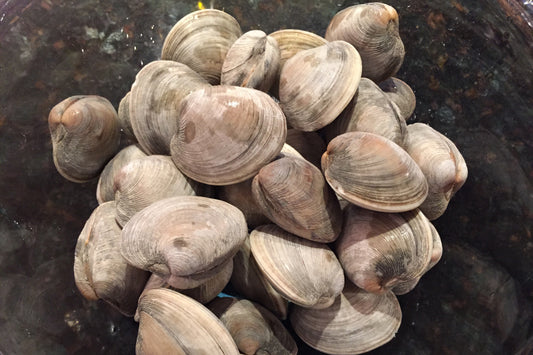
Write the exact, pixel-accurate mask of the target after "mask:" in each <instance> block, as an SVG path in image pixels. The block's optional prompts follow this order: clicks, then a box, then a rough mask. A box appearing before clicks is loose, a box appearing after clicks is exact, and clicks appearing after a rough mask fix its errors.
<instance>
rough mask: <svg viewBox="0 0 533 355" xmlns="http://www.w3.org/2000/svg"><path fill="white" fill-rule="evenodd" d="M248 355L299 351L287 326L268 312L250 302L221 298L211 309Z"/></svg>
mask: <svg viewBox="0 0 533 355" xmlns="http://www.w3.org/2000/svg"><path fill="white" fill-rule="evenodd" d="M207 308H209V310H211V311H212V312H213V313H214V314H215V315H216V316H217V317H218V318H219V319H220V320H221V321H222V323H223V324H224V326H225V327H226V328H227V329H228V331H229V333H230V334H231V336H232V337H233V340H234V341H235V343H236V344H237V347H238V348H239V350H240V351H241V352H242V353H243V354H246V355H254V354H279V355H283V354H285V355H288V354H296V353H297V352H298V348H297V346H296V343H295V342H294V339H292V337H291V335H290V334H289V332H288V331H287V329H285V327H284V326H283V324H282V323H281V322H280V321H279V320H278V319H277V318H276V317H275V316H274V315H273V314H272V313H270V312H269V311H268V310H267V309H265V308H263V307H261V306H260V305H258V304H255V303H253V302H250V301H248V300H244V299H243V300H238V299H236V298H232V297H219V298H216V299H214V300H213V301H212V302H210V303H209V304H208V305H207Z"/></svg>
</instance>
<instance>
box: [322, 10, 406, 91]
mask: <svg viewBox="0 0 533 355" xmlns="http://www.w3.org/2000/svg"><path fill="white" fill-rule="evenodd" d="M398 26H399V21H398V13H397V12H396V10H395V9H394V8H393V7H392V6H389V5H386V4H383V3H379V2H373V3H367V4H359V5H354V6H350V7H347V8H345V9H344V10H342V11H339V12H338V13H337V14H336V15H335V16H334V17H333V18H332V19H331V21H330V23H329V25H328V28H327V30H326V36H325V37H326V39H327V40H328V41H335V40H343V41H346V42H348V43H350V44H352V45H353V46H354V47H355V48H356V49H357V51H359V54H360V55H361V59H362V61H363V74H362V75H363V76H364V77H365V78H369V79H371V80H373V81H375V82H377V83H379V82H380V81H383V80H385V79H387V78H389V77H391V76H393V75H394V74H396V72H397V71H398V69H399V68H400V66H401V65H402V63H403V58H404V55H405V49H404V46H403V42H402V40H401V38H400V35H399V32H398Z"/></svg>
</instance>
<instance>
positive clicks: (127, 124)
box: [117, 91, 137, 142]
mask: <svg viewBox="0 0 533 355" xmlns="http://www.w3.org/2000/svg"><path fill="white" fill-rule="evenodd" d="M130 96H131V91H128V92H127V93H126V95H124V97H123V98H122V100H120V103H119V104H118V111H117V114H118V122H119V125H120V129H121V131H122V132H123V133H124V135H125V136H126V137H127V138H128V139H130V140H132V141H134V142H137V138H135V133H133V128H132V127H131V120H130Z"/></svg>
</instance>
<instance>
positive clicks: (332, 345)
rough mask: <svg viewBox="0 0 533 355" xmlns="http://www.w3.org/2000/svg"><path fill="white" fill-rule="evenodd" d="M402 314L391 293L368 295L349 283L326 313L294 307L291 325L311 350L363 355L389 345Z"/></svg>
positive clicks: (322, 310) (321, 310)
mask: <svg viewBox="0 0 533 355" xmlns="http://www.w3.org/2000/svg"><path fill="white" fill-rule="evenodd" d="M401 318H402V312H401V309H400V304H399V303H398V300H397V299H396V296H395V295H394V294H393V293H392V292H387V293H384V294H381V295H377V294H373V293H368V292H365V291H363V290H361V289H359V288H357V287H356V286H354V285H353V284H352V283H350V282H346V285H345V287H344V290H343V292H342V294H341V295H340V296H339V297H337V299H336V300H335V302H334V303H333V304H332V305H331V306H330V307H328V308H325V309H309V308H303V307H298V306H295V307H294V308H293V309H292V312H291V315H290V320H291V325H292V327H293V329H294V331H295V332H296V334H298V336H299V337H300V338H301V339H302V340H303V341H304V342H306V343H307V344H308V345H309V346H311V347H313V348H315V349H317V350H319V351H322V352H324V353H326V354H347V355H348V354H361V353H365V352H367V351H370V350H373V349H375V348H377V347H379V346H381V345H383V344H385V343H387V342H389V341H390V340H391V339H392V338H393V337H394V335H395V334H396V331H397V330H398V328H399V327H400V323H401Z"/></svg>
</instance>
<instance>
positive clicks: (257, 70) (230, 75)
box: [220, 30, 280, 91]
mask: <svg viewBox="0 0 533 355" xmlns="http://www.w3.org/2000/svg"><path fill="white" fill-rule="evenodd" d="M279 57H280V54H279V48H278V43H277V42H276V40H275V39H274V38H273V37H270V36H267V35H266V33H264V32H263V31H259V30H253V31H248V32H246V33H245V34H243V35H242V36H241V37H239V39H237V40H236V41H235V42H234V43H233V45H232V46H231V48H230V49H229V51H228V53H227V55H226V59H225V60H224V64H223V65H222V75H221V77H220V83H221V84H223V85H235V86H244V87H248V88H253V89H258V90H261V91H268V89H270V87H271V86H272V84H273V83H274V80H275V79H276V75H277V74H278V67H279Z"/></svg>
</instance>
